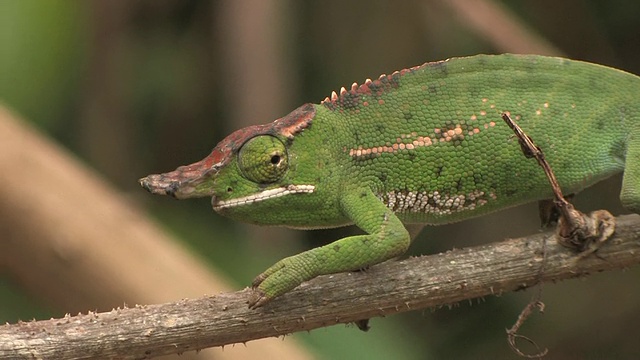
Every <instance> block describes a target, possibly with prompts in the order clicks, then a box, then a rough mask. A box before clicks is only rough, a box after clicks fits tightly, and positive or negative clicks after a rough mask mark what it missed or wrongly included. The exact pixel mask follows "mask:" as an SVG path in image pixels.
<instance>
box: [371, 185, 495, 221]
mask: <svg viewBox="0 0 640 360" xmlns="http://www.w3.org/2000/svg"><path fill="white" fill-rule="evenodd" d="M379 198H380V200H381V201H382V202H384V203H385V204H386V205H387V207H388V208H389V209H391V210H392V211H394V212H398V213H403V212H412V213H428V214H436V215H449V214H453V213H457V212H461V211H471V210H474V209H476V208H477V207H480V206H483V205H486V204H487V202H488V198H489V199H493V200H495V199H496V196H495V194H493V193H489V194H486V193H485V192H484V191H480V190H476V191H472V192H470V193H468V194H455V195H447V194H441V193H440V192H438V191H431V192H424V191H422V192H415V191H389V192H387V193H385V194H383V195H381V196H379Z"/></svg>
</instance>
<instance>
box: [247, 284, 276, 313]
mask: <svg viewBox="0 0 640 360" xmlns="http://www.w3.org/2000/svg"><path fill="white" fill-rule="evenodd" d="M269 301H271V298H270V297H268V296H267V294H265V292H264V291H262V290H260V289H255V288H254V289H253V292H252V293H251V295H250V296H249V300H248V301H247V303H248V304H249V309H252V310H253V309H256V308H259V307H261V306H262V305H264V304H266V303H268V302H269Z"/></svg>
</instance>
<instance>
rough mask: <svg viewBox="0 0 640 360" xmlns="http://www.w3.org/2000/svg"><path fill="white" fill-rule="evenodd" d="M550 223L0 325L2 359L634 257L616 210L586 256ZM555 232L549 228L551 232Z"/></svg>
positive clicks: (508, 284) (334, 313)
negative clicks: (258, 299)
mask: <svg viewBox="0 0 640 360" xmlns="http://www.w3.org/2000/svg"><path fill="white" fill-rule="evenodd" d="M550 235H551V233H550V232H546V233H542V234H537V235H533V236H529V237H526V238H519V239H512V240H508V241H504V242H497V243H492V244H489V245H485V246H479V247H473V248H468V249H461V250H452V251H449V252H447V253H443V254H437V255H430V256H423V257H418V258H411V259H406V260H403V261H397V262H396V261H391V262H387V263H384V264H380V265H377V266H373V267H371V268H370V269H369V270H367V271H366V272H357V273H342V274H335V275H330V276H321V277H318V278H316V279H314V280H312V281H310V282H308V283H305V284H303V285H301V286H300V287H298V288H297V289H295V290H294V291H292V292H290V293H288V294H286V295H284V296H282V297H281V298H278V299H277V300H276V301H274V302H272V303H269V304H267V305H265V306H264V307H263V308H260V309H258V310H249V309H247V304H246V300H247V298H248V296H249V294H250V292H249V290H248V289H245V290H243V291H239V292H235V293H227V294H221V295H217V296H208V297H204V298H200V299H195V300H184V301H181V302H178V303H168V304H161V305H149V306H140V307H135V308H130V309H119V310H114V311H111V312H108V313H90V314H85V315H79V316H73V317H67V318H63V319H52V320H45V321H36V322H28V323H19V324H11V325H4V326H1V327H0V359H19V358H33V357H36V358H37V357H39V358H64V359H87V358H93V357H100V358H109V357H117V358H123V359H133V358H138V359H142V358H150V357H153V356H159V355H164V354H170V353H182V352H185V351H189V350H196V349H201V348H205V347H211V346H223V345H227V344H233V343H244V342H247V341H250V340H254V339H260V338H264V337H271V336H281V335H285V334H289V333H292V332H295V331H304V330H311V329H315V328H319V327H324V326H330V325H334V324H339V323H348V322H354V321H357V320H360V319H366V318H371V317H377V316H386V315H390V314H394V313H399V312H404V311H412V310H417V309H423V308H429V307H440V306H443V305H446V304H451V303H455V302H458V301H461V300H466V299H472V298H477V297H481V296H487V295H491V294H502V293H505V292H509V291H513V290H516V289H518V290H521V289H523V288H528V287H530V286H533V285H535V284H537V283H538V282H539V281H544V282H548V281H558V280H562V279H568V278H575V277H579V276H583V275H586V274H589V273H593V272H599V271H603V270H612V269H622V268H627V267H629V266H631V265H634V264H637V263H640V220H639V218H638V217H637V216H636V215H633V216H624V217H620V218H618V228H617V230H616V235H615V236H614V237H613V238H612V240H610V241H609V242H607V243H606V244H605V245H604V246H603V247H602V248H600V249H599V250H598V255H599V257H595V256H591V257H586V258H583V259H581V260H580V261H575V253H574V252H573V251H572V250H569V249H566V248H565V247H563V246H559V245H558V243H557V242H556V241H554V240H553V239H550V240H549V241H548V243H547V245H546V246H547V251H546V252H544V253H546V265H545V271H544V274H542V275H540V274H539V273H538V269H539V268H540V264H541V263H542V261H543V259H544V256H543V248H542V243H543V242H542V239H543V238H545V237H547V238H549V237H551V236H550ZM552 238H553V237H552Z"/></svg>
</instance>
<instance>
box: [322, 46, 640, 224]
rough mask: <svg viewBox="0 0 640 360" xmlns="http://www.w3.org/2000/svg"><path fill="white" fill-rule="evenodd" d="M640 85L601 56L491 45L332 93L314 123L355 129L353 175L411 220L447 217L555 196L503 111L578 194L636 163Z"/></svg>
mask: <svg viewBox="0 0 640 360" xmlns="http://www.w3.org/2000/svg"><path fill="white" fill-rule="evenodd" d="M639 93H640V78H638V77H637V76H635V75H632V74H629V73H625V72H623V71H620V70H616V69H612V68H607V67H604V66H600V65H595V64H590V63H584V62H579V61H571V60H567V59H560V58H548V57H539V56H520V55H499V56H483V55H481V56H474V57H469V58H459V59H452V60H448V61H442V62H436V63H427V64H424V65H422V66H419V67H414V68H411V69H407V70H403V71H401V72H395V73H393V74H391V75H388V76H387V75H383V76H381V77H380V78H379V79H377V80H375V81H370V80H367V81H366V82H365V83H364V84H363V85H360V86H355V85H354V86H352V88H351V89H350V90H345V89H343V91H341V94H340V95H337V94H334V96H332V98H328V99H325V101H323V103H322V106H320V107H319V108H318V115H317V116H316V119H317V120H316V123H315V124H314V126H318V125H319V123H320V122H321V121H322V120H323V119H324V117H326V119H327V120H328V122H329V123H331V122H335V123H340V124H339V125H336V124H332V125H331V126H332V127H338V128H340V129H346V131H347V132H348V135H347V136H340V137H339V138H336V140H337V141H339V143H336V144H333V145H332V146H333V147H334V148H335V149H338V150H339V151H338V152H337V153H336V156H337V157H338V158H339V159H337V160H336V161H338V163H344V164H346V167H345V173H346V174H351V175H350V176H346V177H345V178H346V179H353V180H354V181H366V182H367V183H369V184H370V186H371V187H372V188H373V189H374V192H375V193H376V195H377V196H378V197H379V198H380V199H381V200H382V201H383V202H384V203H385V204H386V205H387V206H388V207H389V208H391V209H392V210H393V211H394V212H396V213H397V214H398V216H399V217H400V218H401V219H402V220H403V221H405V222H426V223H432V224H438V223H445V222H452V221H457V220H461V219H465V218H470V217H474V216H477V215H481V214H485V213H487V212H491V211H494V210H497V209H501V208H504V207H507V206H514V205H517V204H521V203H524V202H529V201H535V200H540V199H544V198H549V197H551V195H552V194H551V188H550V186H549V184H548V182H547V180H546V178H545V177H544V174H543V172H542V170H541V169H540V168H539V167H538V165H537V164H536V163H535V161H533V160H529V159H526V158H525V157H524V156H523V154H522V152H521V150H520V147H519V145H518V142H517V140H516V139H515V138H514V136H513V133H512V132H511V130H510V129H509V128H508V127H507V126H506V124H505V123H504V122H503V121H502V119H501V114H502V112H508V113H510V115H511V117H512V118H513V119H514V120H515V121H516V122H517V123H518V124H519V125H520V126H521V127H522V128H523V130H524V131H525V132H526V133H527V134H528V135H530V136H531V137H532V138H533V139H534V141H536V143H537V144H538V145H539V146H540V147H541V148H542V149H543V151H544V152H545V155H546V157H547V160H548V161H549V163H550V164H551V166H552V168H553V169H554V171H555V172H556V175H557V176H558V180H559V182H560V185H561V186H562V188H563V190H564V191H565V192H566V193H571V192H577V191H580V190H582V189H583V188H585V187H588V186H590V185H592V184H594V183H596V182H598V181H600V180H602V179H604V178H607V177H609V176H611V175H613V174H615V173H617V172H620V171H622V170H623V169H624V159H625V152H626V146H625V144H626V137H627V135H628V134H629V131H631V127H632V126H633V125H635V124H636V123H638V121H639V119H638V118H639V116H640V107H639V106H638V104H637V94H639ZM355 174H357V175H355ZM347 181H348V180H347Z"/></svg>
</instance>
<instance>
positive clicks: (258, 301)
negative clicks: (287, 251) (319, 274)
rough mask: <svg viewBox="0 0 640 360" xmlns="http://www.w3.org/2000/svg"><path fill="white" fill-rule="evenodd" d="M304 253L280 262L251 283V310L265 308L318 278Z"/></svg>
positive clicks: (249, 302)
mask: <svg viewBox="0 0 640 360" xmlns="http://www.w3.org/2000/svg"><path fill="white" fill-rule="evenodd" d="M303 255H304V253H302V254H299V255H296V256H291V257H288V258H285V259H282V260H280V261H278V262H277V263H276V264H275V265H273V266H271V267H270V268H268V269H267V270H266V271H264V272H263V273H262V274H260V275H258V276H256V278H255V279H254V280H253V282H252V283H251V287H252V288H253V294H251V296H250V297H249V301H248V304H249V308H250V309H255V308H258V307H261V306H263V305H264V304H266V303H268V302H269V301H271V300H272V299H274V298H276V297H278V296H280V295H283V294H285V293H287V292H288V291H290V290H293V289H294V288H296V287H297V286H298V285H300V284H302V283H303V282H304V281H306V280H309V279H311V278H313V277H315V276H316V274H313V273H312V272H311V271H310V270H309V269H310V266H308V265H305V264H306V261H304V258H302V257H301V256H303Z"/></svg>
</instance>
